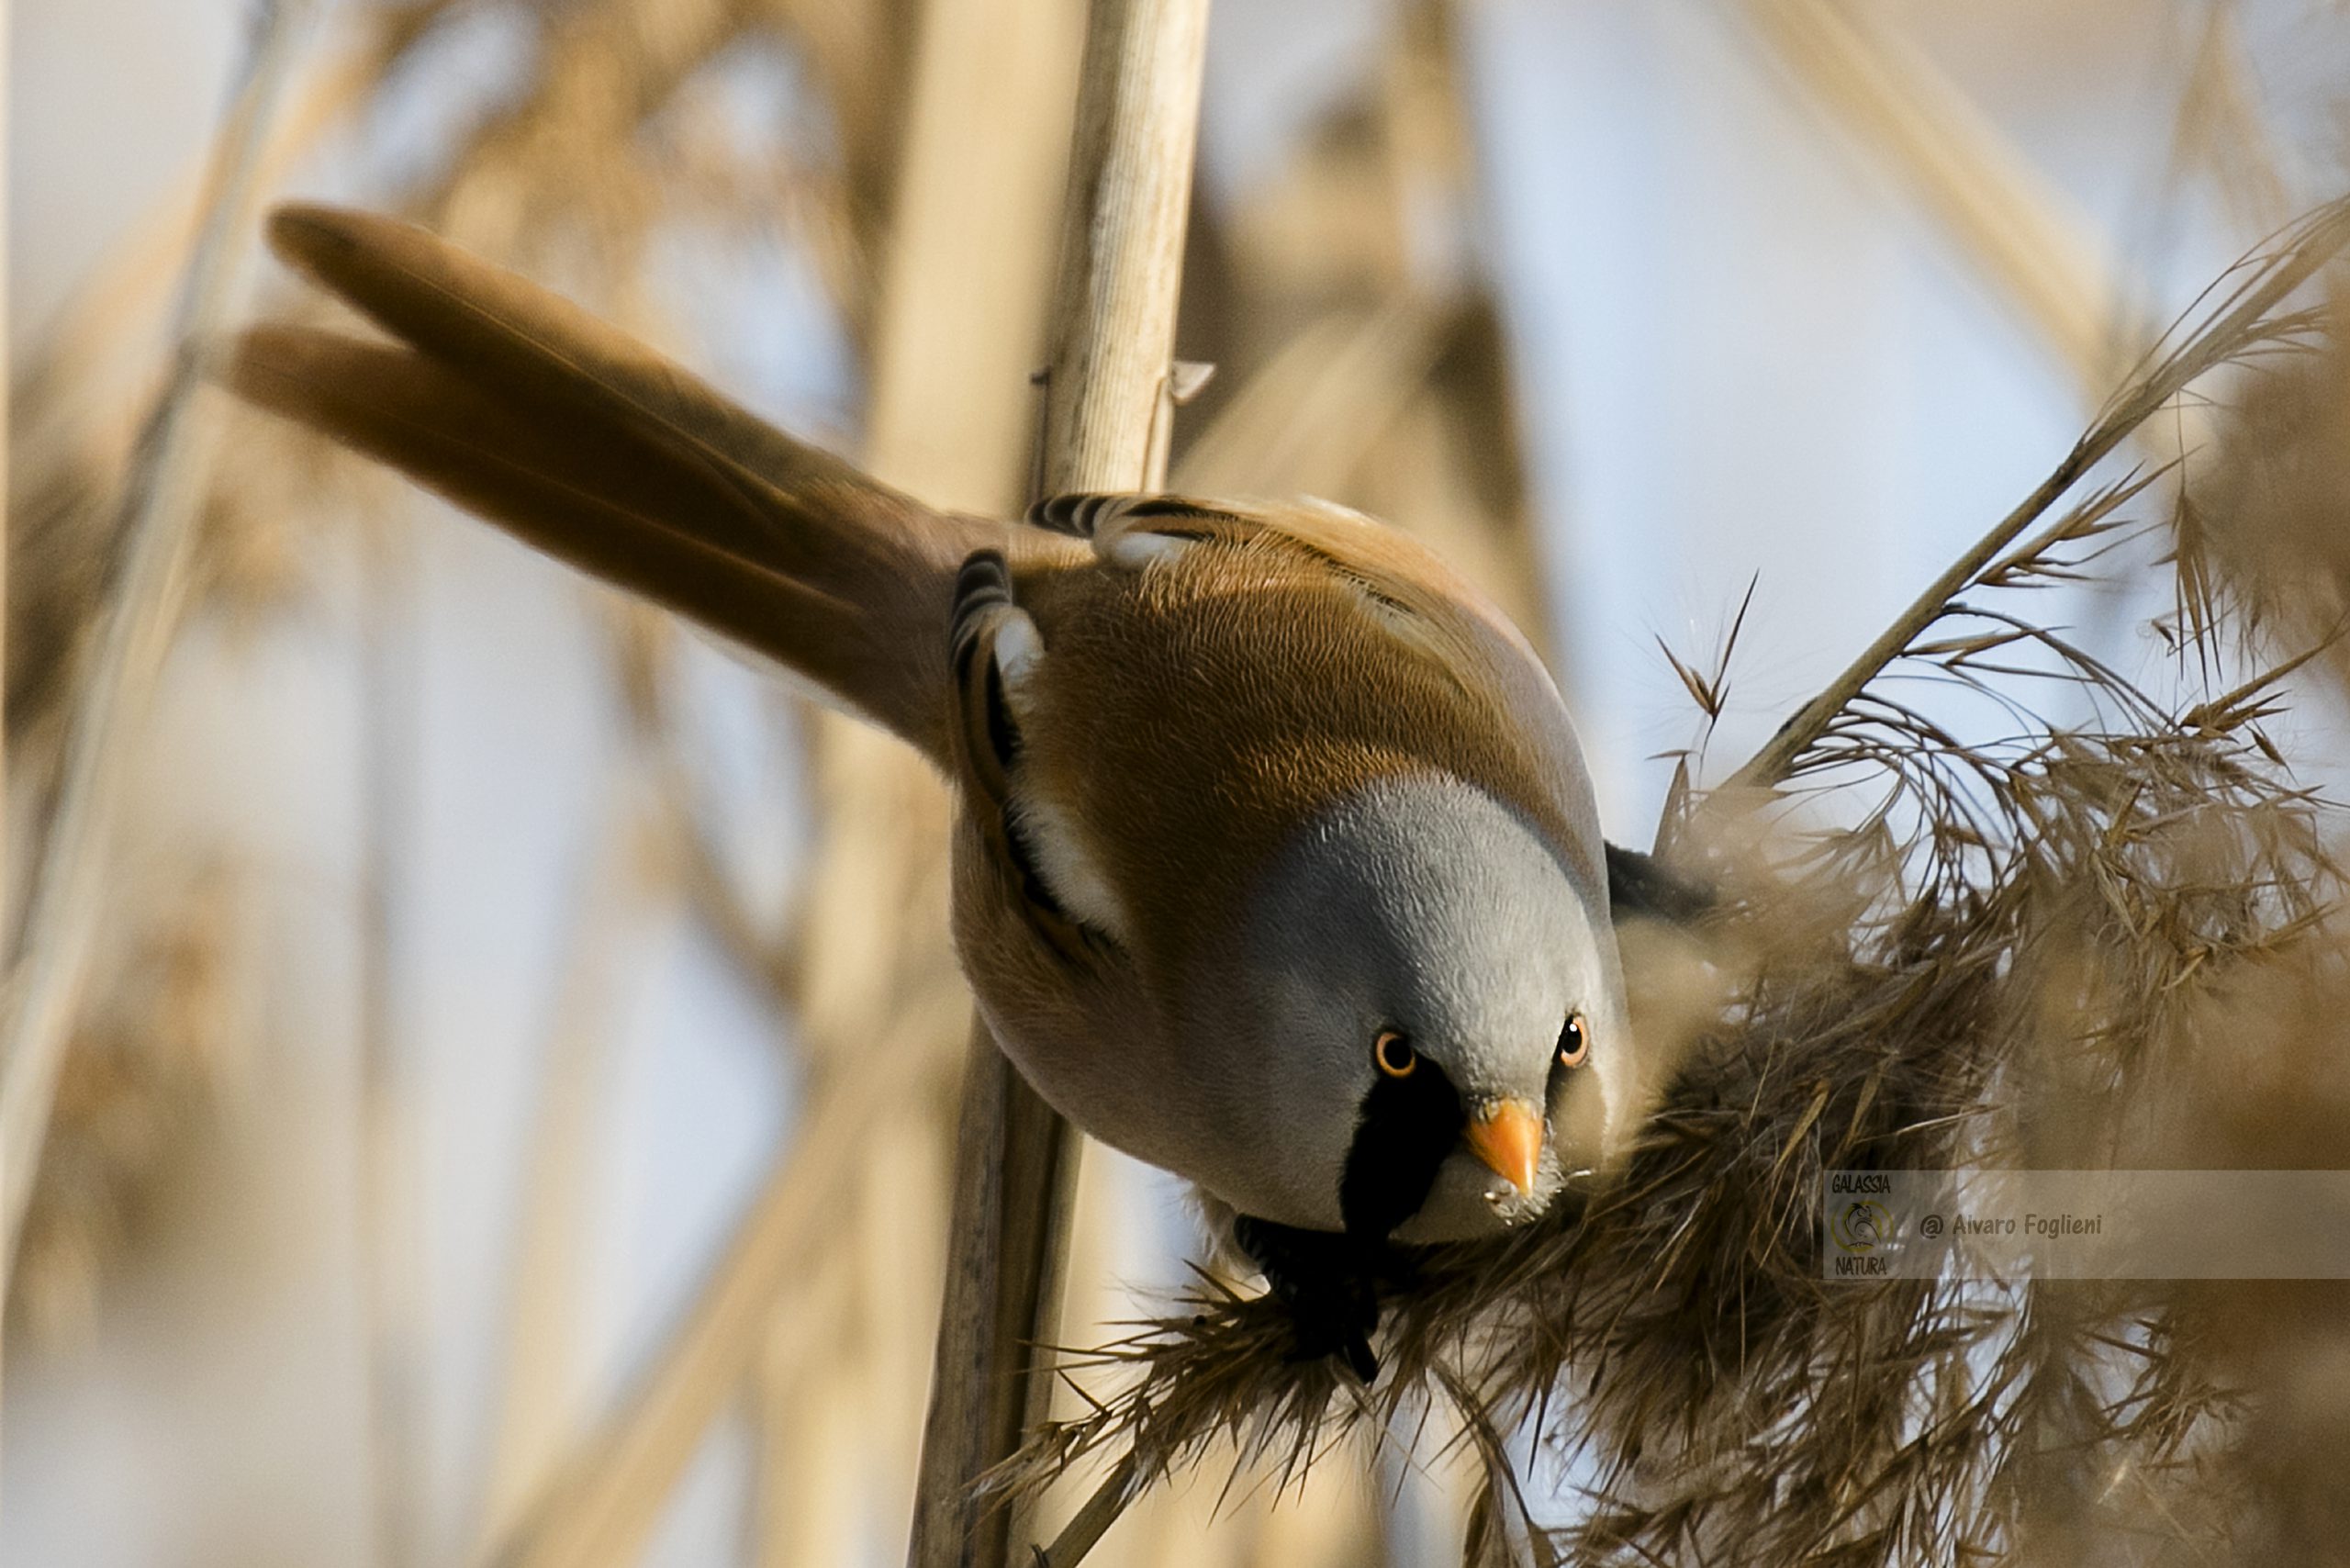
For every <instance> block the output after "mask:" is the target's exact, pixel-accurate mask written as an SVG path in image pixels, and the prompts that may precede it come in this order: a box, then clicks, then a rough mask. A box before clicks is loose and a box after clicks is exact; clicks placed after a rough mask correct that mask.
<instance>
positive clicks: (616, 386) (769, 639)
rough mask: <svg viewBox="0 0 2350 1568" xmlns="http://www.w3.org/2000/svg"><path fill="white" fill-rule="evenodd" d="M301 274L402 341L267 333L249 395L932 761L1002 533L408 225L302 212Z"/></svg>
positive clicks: (942, 741) (290, 243)
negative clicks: (985, 569)
mask: <svg viewBox="0 0 2350 1568" xmlns="http://www.w3.org/2000/svg"><path fill="white" fill-rule="evenodd" d="M269 232H270V239H271V242H272V243H273V245H274V247H275V249H276V250H277V252H278V253H279V254H280V255H281V256H283V257H284V258H285V260H286V261H288V262H289V263H292V264H294V265H295V266H297V267H299V268H300V269H302V270H303V271H304V272H306V273H308V274H309V275H310V276H311V277H313V278H315V279H316V280H317V281H318V282H319V283H320V284H321V285H323V286H325V287H326V288H328V289H330V291H332V292H333V293H334V294H336V295H338V296H340V297H341V298H343V299H344V300H346V301H348V302H349V303H350V304H351V305H353V306H354V307H355V308H358V309H359V310H360V311H361V312H363V313H364V314H365V315H366V316H368V317H369V318H371V319H373V320H374V321H375V323H376V324H377V325H379V326H381V327H382V328H383V329H384V330H386V331H387V332H388V333H389V334H390V335H391V337H392V339H393V340H394V341H393V342H375V341H364V340H361V339H356V338H352V337H346V336H343V335H341V334H340V333H336V332H330V331H322V330H315V329H309V328H301V327H286V326H265V327H260V328H256V329H254V330H251V331H249V332H247V333H246V334H245V335H244V337H243V338H242V340H241V342H240V343H239V344H238V348H237V353H236V354H235V356H234V358H233V360H232V361H231V364H230V368H229V375H228V379H229V384H230V386H232V387H233V388H234V389H235V390H236V391H237V392H238V393H239V394H240V395H241V396H242V397H244V398H247V399H249V400H250V401H252V402H254V403H256V404H259V405H261V406H262V407H263V408H266V409H272V410H274V411H275V412H277V413H280V414H283V415H285V416H287V417H289V418H291V419H294V420H299V421H300V422H302V423H303V424H306V425H308V426H310V427H311V428H313V429H315V430H318V431H322V432H323V433H325V434H327V435H329V436H331V437H332V438H334V439H335V440H336V441H339V442H342V443H343V444H345V445H347V446H351V447H353V448H355V449H357V450H358V451H361V452H364V453H365V454H368V455H370V456H372V457H375V458H377V459H379V460H380V461H382V462H384V463H386V464H389V465H391V466H393V467H395V468H397V469H399V470H400V471H401V472H403V473H405V474H407V475H408V476H410V477H411V478H413V479H415V480H417V481H418V482H419V483H420V484H422V485H424V486H426V487H428V488H431V489H432V490H435V491H437V492H439V493H440V494H442V496H445V497H447V498H449V499H451V500H453V501H454V502H455V503H457V504H458V505H459V506H462V507H464V508H465V509H467V510H471V511H473V512H476V513H478V514H479V515H480V516H482V517H484V518H486V519H487V520H488V521H492V522H494V523H497V524H498V526H499V527H501V528H504V529H505V530H507V531H508V532H510V533H512V534H514V535H515V536H517V537H518V538H520V539H522V540H524V541H526V542H528V543H531V544H533V545H536V546H537V547H538V548H540V549H542V550H544V551H546V552H548V553H549V554H554V555H556V556H558V557H560V558H561V559H563V560H565V561H568V562H570V563H571V564H572V565H574V566H578V567H580V568H581V569H583V570H585V571H588V572H590V573H592V574H594V575H595V576H597V577H601V578H603V579H604V580H605V581H607V582H610V583H613V584H616V585H618V586H620V587H621V588H629V589H632V590H634V591H636V592H638V593H642V594H643V595H645V596H646V597H648V598H650V599H654V600H655V601H656V602H658V603H661V604H663V605H666V606H667V607H668V608H670V609H672V610H677V611H678V612H679V613H681V614H684V615H686V616H688V617H689V618H690V619H692V620H694V621H697V622H700V623H701V624H703V625H704V626H707V627H709V628H710V629H711V630H712V631H714V632H717V633H720V634H722V635H723V636H726V637H728V638H731V639H733V640H734V641H736V642H739V643H742V644H747V645H748V646H750V647H752V648H753V649H755V650H757V651H759V652H761V653H763V654H766V655H769V656H771V657H773V658H776V659H778V660H779V661H780V662H782V663H783V664H785V665H786V666H789V667H791V668H792V669H795V670H797V671H799V672H800V673H801V674H802V675H805V676H807V677H809V678H812V679H813V680H815V681H817V682H818V683H819V684H821V685H822V686H823V687H825V688H827V689H830V690H831V691H833V692H834V694H836V695H837V696H838V697H839V698H841V699H842V700H844V701H845V702H846V703H847V704H848V705H850V706H851V707H853V708H856V710H858V711H861V712H864V713H865V714H867V716H869V717H871V718H873V719H874V720H876V721H878V722H880V723H882V724H884V725H886V726H887V727H889V728H890V729H891V730H893V731H895V732H896V733H897V734H901V735H902V736H904V737H905V738H906V739H908V740H910V741H912V742H913V743H914V745H917V746H919V747H921V748H922V749H923V751H924V752H925V753H926V754H928V755H929V756H933V757H934V758H939V759H942V760H943V759H944V757H945V756H946V748H947V745H948V740H947V734H948V727H947V726H948V721H947V713H948V703H949V697H950V685H949V681H948V677H947V669H946V655H947V621H948V617H949V613H950V609H951V605H952V600H953V597H954V584H955V574H956V571H957V567H958V566H960V565H961V564H962V562H963V560H964V558H965V557H966V556H967V555H968V554H970V552H971V551H973V550H974V549H977V548H979V547H981V546H982V545H986V544H995V545H998V546H999V547H1001V546H1002V544H1003V543H1005V533H1006V532H1007V531H1006V529H1005V528H1004V526H1003V525H1002V524H999V523H993V522H988V521H982V520H979V519H976V518H964V517H956V516H950V515H946V514H942V513H939V512H935V511H933V510H930V509H929V508H927V507H924V506H923V505H922V504H921V503H919V502H917V501H915V500H913V499H912V498H909V497H906V496H903V495H901V494H900V493H898V492H897V491H895V490H892V489H890V488H889V487H887V486H884V485H882V484H880V483H878V481H876V480H874V479H872V478H869V477H867V476H866V475H864V474H861V473H859V472H858V471H857V470H856V468H854V467H852V466H850V465H848V464H846V463H845V462H843V461H841V460H840V459H838V458H836V457H834V456H832V455H830V454H826V453H823V452H821V451H819V450H817V449H816V448H814V447H812V446H809V445H807V444H806V443H804V442H799V441H795V440H793V439H792V438H791V437H790V436H788V435H786V434H784V433H783V432H782V431H778V430H777V429H775V428H774V427H773V426H771V425H769V424H767V423H766V422H765V421H764V420H759V419H757V418H756V417H755V416H753V415H752V414H750V413H749V412H747V411H745V410H744V409H742V408H740V407H738V406H737V405H736V404H734V403H733V402H732V401H731V400H729V399H728V398H725V397H723V396H722V395H721V394H720V393H719V392H717V391H715V390H714V389H712V388H711V387H710V386H707V385H705V384H704V383H702V382H701V381H699V380H698V379H697V378H695V377H694V376H692V375H688V373H687V372H685V371H684V370H682V369H680V368H679V367H678V366H677V365H676V364H673V363H671V362H670V361H668V360H667V359H665V358H664V357H662V356H661V355H660V354H657V353H655V352H654V351H652V350H651V349H648V348H646V347H645V346H644V345H643V344H642V343H639V342H636V341H635V340H633V339H632V338H630V337H628V336H627V335H626V334H624V333H621V332H620V331H618V330H614V329H613V328H611V327H610V326H607V325H605V324H604V323H602V322H600V321H599V320H597V319H595V318H593V317H592V316H590V315H588V313H587V312H586V311H584V310H581V309H580V308H577V307H576V306H574V305H572V304H571V303H570V302H569V301H567V300H564V299H561V298H558V297H556V296H554V295H553V294H550V293H548V292H547V291H546V290H544V289H542V288H540V287H538V286H535V285H533V284H532V283H529V282H527V281H525V280H523V279H522V278H520V277H517V276H515V275H514V274H510V273H508V272H505V271H503V270H502V269H500V268H498V267H494V266H491V265H490V264H488V263H486V262H483V261H481V260H479V259H478V258H476V257H474V256H471V255H469V254H467V253H466V252H463V251H461V250H459V249H457V248H456V247H454V246H453V245H450V244H448V243H446V242H445V241H442V240H440V239H437V238H436V237H434V236H433V235H431V234H429V233H427V232H425V231H424V230H420V229H418V228H415V227H414V226H412V225H409V224H406V223H400V222H397V221H395V220H393V219H390V218H378V217H374V216H370V215H367V214H364V213H355V212H345V211H339V210H336V209H333V208H329V207H284V208H281V209H280V210H279V211H278V212H276V213H275V214H274V216H273V217H272V218H271V221H270V228H269Z"/></svg>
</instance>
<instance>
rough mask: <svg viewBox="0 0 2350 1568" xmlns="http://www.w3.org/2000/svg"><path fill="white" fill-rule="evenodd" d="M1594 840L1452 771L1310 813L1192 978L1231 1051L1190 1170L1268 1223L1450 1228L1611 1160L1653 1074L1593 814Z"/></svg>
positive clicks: (1195, 994)
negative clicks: (1536, 817)
mask: <svg viewBox="0 0 2350 1568" xmlns="http://www.w3.org/2000/svg"><path fill="white" fill-rule="evenodd" d="M1583 847H1585V848H1587V851H1588V853H1587V854H1581V855H1576V854H1571V853H1568V852H1566V851H1564V850H1563V849H1562V848H1561V846H1556V845H1553V844H1551V843H1550V842H1548V841H1547V840H1546V839H1545V837H1544V835H1543V834H1540V833H1539V832H1538V831H1537V830H1536V829H1535V827H1534V826H1533V825H1532V824H1531V823H1528V822H1527V820H1525V819H1524V818H1523V817H1521V816H1520V815H1519V814H1518V813H1516V812H1513V811H1512V810H1510V809H1509V808H1508V807H1506V806H1505V805H1503V804H1502V803H1501V802H1500V801H1496V800H1495V799H1494V797H1492V796H1491V795H1489V794H1487V793H1485V792H1484V791H1483V790H1478V789H1476V788H1474V787H1472V786H1471V785H1469V784H1466V783H1464V782H1462V781H1460V779H1458V778H1451V777H1449V776H1447V775H1441V774H1436V773H1426V774H1412V775H1404V776H1397V777H1393V778H1385V779H1382V780H1380V781H1378V782H1376V783H1374V784H1372V785H1371V786H1368V787H1367V788H1365V789H1363V790H1360V791H1359V792H1358V793H1355V794H1353V795H1351V796H1349V797H1348V798H1346V799H1344V800H1342V801H1338V802H1337V803H1336V804H1334V805H1333V806H1331V807H1330V808H1328V809H1326V811H1324V812H1321V813H1320V814H1319V815H1317V816H1315V818H1313V819H1312V820H1311V821H1309V822H1308V823H1305V824H1304V827H1303V828H1302V829H1301V830H1300V831H1299V833H1298V834H1296V835H1295V837H1294V838H1293V839H1292V842H1291V843H1290V845H1289V846H1287V848H1286V849H1285V850H1284V851H1283V852H1282V853H1281V855H1279V856H1278V857H1276V858H1275V861H1274V863H1273V864H1272V865H1271V866H1270V867H1269V868H1268V869H1267V872H1266V874H1265V875H1264V877H1263V879H1261V881H1260V882H1259V885H1258V887H1257V889H1256V890H1255V892H1254V894H1253V896H1251V897H1250V898H1249V899H1248V901H1247V904H1246V909H1245V912H1244V914H1245V918H1244V919H1243V920H1242V921H1240V922H1239V923H1237V927H1236V931H1235V935H1236V938H1237V939H1236V941H1235V942H1234V943H1233V944H1232V946H1231V947H1230V948H1229V949H1228V950H1226V951H1225V952H1224V953H1222V954H1221V955H1219V957H1218V959H1217V961H1214V962H1212V963H1208V964H1204V965H1203V966H1201V969H1200V971H1199V972H1198V973H1197V974H1196V975H1195V977H1194V980H1193V983H1192V985H1191V987H1190V988H1189V990H1188V994H1187V996H1186V998H1185V1006H1184V1013H1185V1019H1184V1029H1183V1032H1184V1033H1185V1034H1186V1035H1187V1036H1190V1038H1191V1039H1192V1042H1193V1045H1194V1047H1195V1048H1196V1050H1197V1051H1198V1052H1199V1053H1201V1054H1200V1055H1199V1057H1198V1059H1200V1060H1216V1059H1219V1058H1221V1059H1224V1060H1225V1061H1228V1062H1229V1067H1228V1069H1227V1070H1223V1071H1220V1072H1217V1073H1216V1074H1214V1078H1215V1079H1216V1081H1217V1082H1218V1083H1219V1085H1220V1086H1221V1089H1222V1092H1221V1094H1220V1096H1219V1100H1218V1103H1217V1105H1216V1112H1217V1114H1216V1117H1215V1121H1214V1126H1213V1128H1212V1129H1211V1132H1210V1136H1209V1138H1208V1142H1209V1145H1210V1147H1209V1148H1204V1149H1200V1150H1195V1151H1193V1154H1194V1158H1193V1159H1192V1160H1190V1161H1187V1163H1188V1164H1189V1165H1190V1166H1191V1167H1192V1169H1191V1170H1190V1171H1189V1173H1190V1174H1192V1176H1193V1177H1194V1178H1195V1179H1196V1180H1198V1181H1199V1182H1201V1184H1202V1185H1203V1187H1205V1188H1206V1189H1207V1190H1208V1192H1209V1193H1212V1194H1213V1195H1214V1196H1215V1197H1217V1198H1219V1199H1222V1200H1223V1201H1224V1202H1225V1203H1227V1204H1231V1205H1233V1206H1234V1207H1235V1208H1236V1209H1237V1210H1238V1211H1240V1212H1241V1213H1243V1214H1248V1215H1256V1216H1257V1217H1259V1219H1264V1220H1270V1221H1273V1222H1275V1223H1277V1224H1281V1225H1288V1226H1302V1227H1305V1228H1310V1229H1316V1230H1347V1231H1349V1232H1352V1233H1355V1234H1359V1235H1371V1234H1375V1235H1382V1236H1386V1235H1392V1236H1393V1237H1394V1238H1396V1239H1399V1240H1404V1241H1438V1240H1448V1239H1455V1238H1463V1237H1468V1236H1474V1235H1478V1234H1482V1233H1485V1232H1489V1231H1493V1230H1495V1229H1498V1228H1500V1227H1502V1226H1505V1225H1508V1224H1512V1223H1516V1222H1517V1221H1520V1220H1523V1219H1527V1218H1530V1217H1531V1216H1533V1215H1537V1214H1539V1213H1540V1212H1541V1211H1542V1210H1543V1209H1544V1208H1545V1207H1547V1206H1548V1205H1549V1204H1550V1200H1551V1199H1552V1198H1553V1197H1554V1196H1556V1194H1557V1193H1558V1192H1559V1190H1560V1188H1561V1185H1562V1184H1563V1183H1564V1182H1565V1181H1566V1180H1567V1179H1568V1178H1570V1177H1571V1176H1572V1175H1573V1174H1575V1173H1577V1172H1579V1171H1587V1170H1595V1169H1596V1168H1598V1167H1600V1166H1601V1165H1602V1163H1603V1162H1604V1160H1605V1159H1606V1155H1607V1153H1608V1150H1609V1144H1610V1132H1611V1124H1612V1122H1613V1120H1614V1116H1613V1115H1612V1114H1611V1113H1612V1112H1613V1111H1614V1110H1615V1109H1616V1108H1617V1104H1618V1103H1619V1102H1620V1101H1622V1100H1623V1099H1624V1098H1626V1096H1627V1093H1628V1086H1629V1084H1630V1082H1631V1073H1630V1063H1629V1062H1628V1060H1626V1059H1625V1053H1626V1051H1627V1050H1628V1046H1629V1041H1628V1037H1627V1031H1626V1028H1625V1023H1624V1004H1623V984H1622V979H1621V975H1620V972H1619V970H1618V968H1617V956H1616V942H1615V936H1614V933H1613V931H1612V930H1611V928H1610V927H1609V924H1608V919H1607V891H1606V881H1605V874H1604V872H1602V871H1600V870H1599V868H1600V867H1601V866H1602V864H1603V861H1602V856H1601V846H1600V845H1599V843H1598V840H1597V837H1596V834H1594V836H1593V841H1592V843H1591V844H1590V845H1589V846H1583ZM1578 1044H1580V1045H1581V1046H1582V1047H1583V1048H1584V1050H1585V1051H1586V1052H1587V1054H1584V1055H1583V1056H1582V1057H1581V1058H1580V1059H1579V1060H1578V1059H1576V1056H1577V1053H1576V1051H1575V1048H1574V1047H1576V1046H1577V1045H1578ZM1562 1047H1565V1055H1564V1057H1563V1058H1562ZM1237 1053H1246V1055H1245V1056H1239V1055H1237ZM1504 1134H1509V1135H1511V1136H1514V1137H1516V1138H1517V1139H1518V1140H1519V1141H1518V1142H1516V1144H1515V1145H1514V1146H1511V1143H1510V1137H1509V1136H1503V1135H1504ZM1538 1137H1539V1145H1538V1144H1536V1143H1535V1140H1536V1139H1537V1138H1538ZM1497 1139H1498V1141H1499V1142H1500V1143H1501V1144H1502V1145H1505V1146H1510V1147H1509V1149H1508V1152H1507V1154H1506V1157H1497V1156H1496V1154H1495V1144H1496V1140H1497ZM1511 1167H1516V1170H1517V1173H1518V1176H1519V1178H1520V1180H1525V1179H1526V1178H1527V1177H1530V1178H1531V1181H1530V1183H1529V1184H1528V1185H1527V1186H1525V1187H1521V1186H1520V1185H1519V1182H1517V1181H1513V1180H1511V1179H1510V1178H1508V1177H1506V1176H1505V1175H1504V1174H1503V1173H1502V1171H1503V1170H1505V1169H1509V1168H1511Z"/></svg>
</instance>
